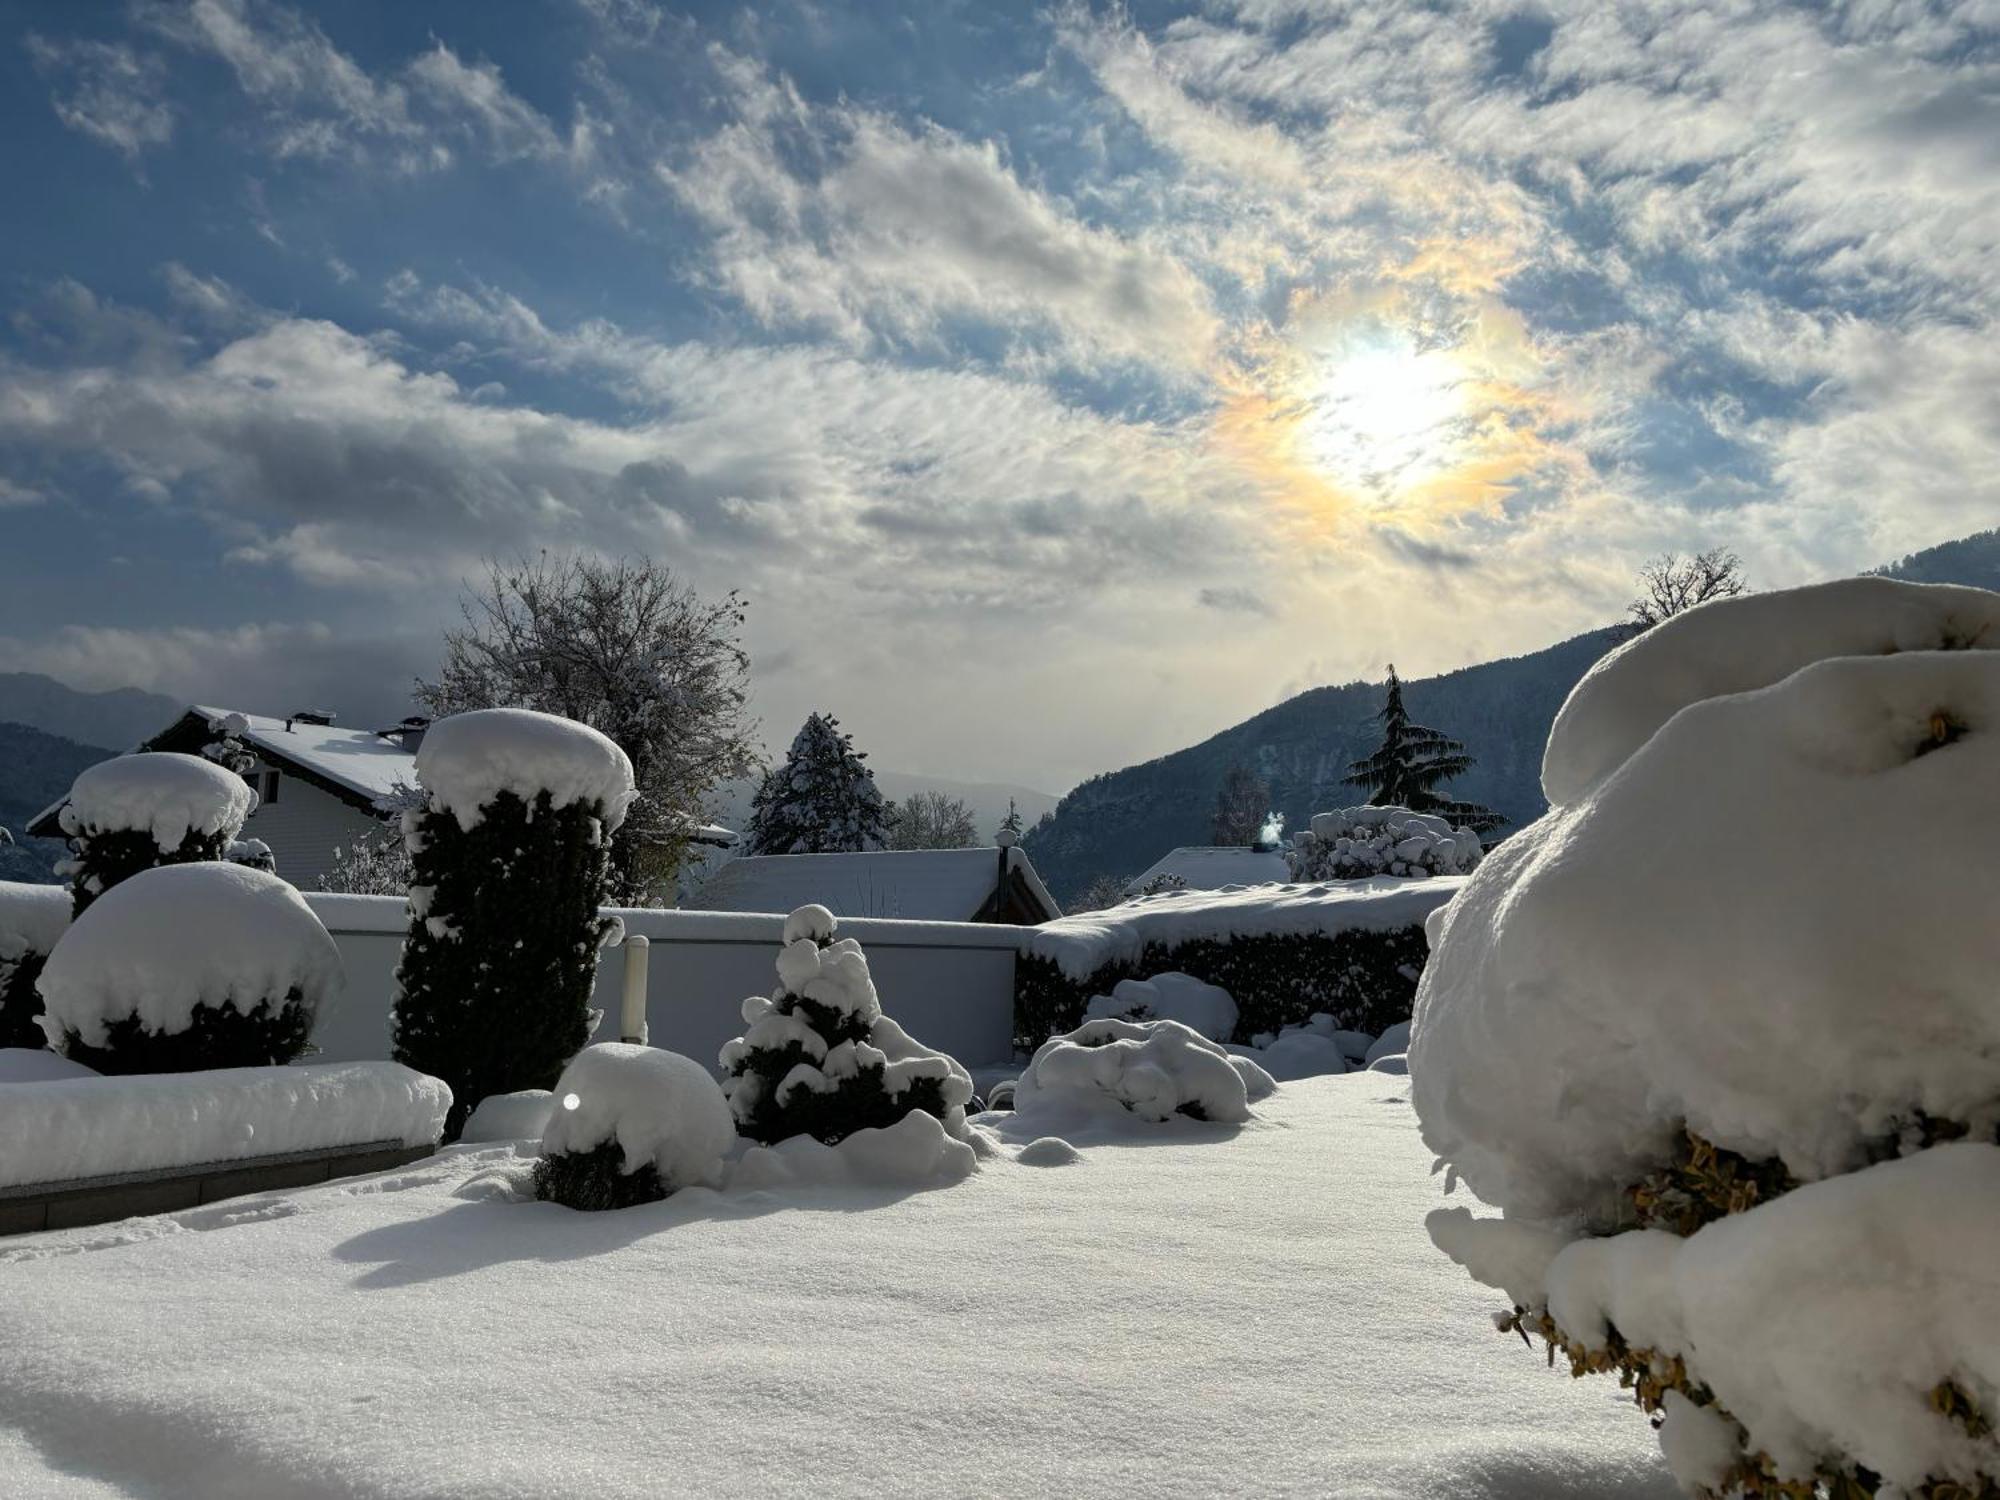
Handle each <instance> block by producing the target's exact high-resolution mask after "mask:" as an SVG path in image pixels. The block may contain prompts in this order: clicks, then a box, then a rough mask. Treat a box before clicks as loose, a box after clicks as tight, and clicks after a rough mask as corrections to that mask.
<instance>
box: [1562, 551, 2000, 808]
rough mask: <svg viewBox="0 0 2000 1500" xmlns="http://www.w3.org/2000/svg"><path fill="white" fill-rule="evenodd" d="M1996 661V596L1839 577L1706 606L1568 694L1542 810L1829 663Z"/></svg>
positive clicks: (1640, 640) (1628, 647)
mask: <svg viewBox="0 0 2000 1500" xmlns="http://www.w3.org/2000/svg"><path fill="white" fill-rule="evenodd" d="M1968 649H1969V650H1985V651H1994V650H2000V594H1995V593H1992V592H1989V591H1988V590H1986V589H1975V588H1961V587H1959V586H1957V585H1954V584H1940V583H1904V582H1901V581H1900V580H1897V579H1892V578H1844V579H1841V580H1839V581H1838V582H1834V583H1819V584H1813V585H1811V586H1809V587H1806V588H1797V589H1779V590H1775V591H1773V592H1771V593H1768V594H1742V595H1739V596H1737V597H1736V598H1732V599H1716V600H1711V601H1710V602H1709V603H1707V604H1703V605H1700V606H1698V607H1696V608H1694V609H1690V610H1687V611H1686V612H1684V613H1682V614H1678V615H1675V616H1673V617H1672V618H1671V619H1668V620H1664V621H1662V622H1661V623H1660V624H1658V625H1655V626H1654V627H1653V628H1652V629H1650V630H1648V631H1646V632H1645V633H1644V634H1642V635H1638V636H1635V637H1633V638H1632V639H1631V640H1629V641H1627V642H1626V643H1625V644H1624V645H1622V646H1620V647H1619V648H1618V649H1617V650H1615V651H1613V652H1610V653H1609V654H1608V655H1606V656H1605V657H1604V658H1603V660H1601V661H1599V662H1598V663H1597V665H1596V666H1594V667H1592V668H1591V669H1590V670H1589V671H1588V672H1586V673H1585V674H1584V676H1583V680H1582V681H1581V682H1579V683H1577V685H1576V686H1575V688H1573V689H1572V690H1571V691H1570V695H1569V699H1568V701H1567V702H1565V703H1564V704H1563V706H1562V710H1561V712H1559V713H1558V714H1557V715H1556V720H1555V725H1554V727H1553V728H1552V729H1551V730H1550V731H1549V743H1548V749H1547V750H1546V752H1545V753H1544V754H1543V756H1542V792H1543V795H1545V796H1546V797H1547V798H1548V799H1549V802H1550V804H1551V805H1552V806H1556V807H1566V806H1568V805H1569V804H1570V803H1572V802H1575V801H1577V800H1578V799H1580V798H1582V797H1584V796H1586V795H1587V794H1588V793H1589V792H1590V790H1591V788H1593V787H1595V786H1596V785H1597V784H1598V783H1599V782H1601V781H1603V780H1604V778H1605V777H1607V776H1609V775H1610V774H1611V773H1612V772H1613V771H1615V770H1617V769H1618V768H1619V767H1620V766H1622V765H1623V764H1624V763H1625V762H1626V761H1627V760H1628V759H1630V758H1631V755H1632V753H1633V752H1634V751H1635V750H1637V749H1638V748H1639V747H1640V746H1641V745H1643V744H1645V743H1646V741H1647V740H1648V739H1650V738H1651V737H1652V735H1653V732H1654V731H1655V730H1657V729H1658V728H1659V727H1660V726H1661V725H1662V724H1665V723H1666V722H1667V721H1668V720H1669V719H1671V718H1672V717H1673V716H1674V715H1675V714H1677V713H1679V712H1680V711H1681V710H1682V709H1683V708H1686V707H1687V706H1688V705H1689V704H1690V703H1699V702H1700V701H1701V700H1703V699H1704V698H1719V697H1722V696H1723V695H1725V694H1729V693H1743V692H1748V691H1750V690H1751V689H1753V688H1761V687H1769V686H1770V685H1771V684H1772V683H1774V682H1778V681H1781V680H1782V679H1784V678H1786V677H1789V676H1790V675H1791V674H1792V673H1794V672H1796V671H1798V670H1799V669H1800V668H1801V667H1805V666H1809V665H1811V664H1812V663H1813V662H1816V661H1824V660H1826V659H1827V658H1828V657H1835V656H1888V655H1892V654H1895V653H1899V652H1905V651H1957V650H1968Z"/></svg>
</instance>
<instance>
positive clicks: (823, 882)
mask: <svg viewBox="0 0 2000 1500" xmlns="http://www.w3.org/2000/svg"><path fill="white" fill-rule="evenodd" d="M999 863H1000V851H999V850H997V849H912V850H902V849H880V850H872V851H870V852H868V853H865V854H758V855H749V856H746V857H744V858H742V859H735V860H731V861H730V862H729V863H728V864H726V865H724V866H723V867H722V868H721V869H720V870H718V871H717V872H716V873H715V876H714V878H713V879H711V880H709V881H708V883H707V884H705V885H703V886H702V888H701V889H700V890H698V891H696V892H695V893H694V896H693V898H692V899H691V900H689V902H688V903H687V904H688V906H689V907H690V908H692V909H694V910H696V911H753V912H754V911H761V912H788V911H792V910H793V909H795V908H797V907H801V906H805V905H808V904H810V903H813V902H817V903H818V904H819V905H821V906H824V907H826V908H827V909H828V910H829V911H831V912H832V913H833V914H834V915H835V916H837V917H902V918H904V919H906V920H911V921H919V922H969V921H971V920H972V919H973V918H974V917H976V916H978V915H979V912H980V910H981V908H983V907H984V906H985V905H986V904H987V902H988V901H990V900H991V899H992V896H993V888H994V886H995V885H996V884H998V871H999ZM1007 869H1008V871H1009V873H1011V874H1016V875H1019V876H1020V877H1021V879H1022V881H1023V883H1024V884H1026V886H1027V887H1028V889H1029V890H1030V891H1031V892H1032V893H1033V894H1034V896H1035V899H1036V900H1037V901H1039V902H1040V903H1041V905H1042V906H1043V907H1044V908H1045V909H1046V910H1047V911H1048V913H1049V914H1050V915H1051V916H1058V915H1060V914H1061V912H1062V908H1061V907H1059V906H1057V905H1056V903H1055V901H1054V900H1053V898H1051V897H1050V895H1049V892H1048V887H1046V886H1044V885H1043V884H1042V879H1041V877H1040V876H1039V875H1037V874H1036V873H1035V867H1034V865H1033V863H1032V862H1031V861H1030V860H1029V859H1028V856H1027V853H1026V852H1025V851H1024V850H1021V849H1018V848H1016V849H1009V850H1008V851H1007Z"/></svg>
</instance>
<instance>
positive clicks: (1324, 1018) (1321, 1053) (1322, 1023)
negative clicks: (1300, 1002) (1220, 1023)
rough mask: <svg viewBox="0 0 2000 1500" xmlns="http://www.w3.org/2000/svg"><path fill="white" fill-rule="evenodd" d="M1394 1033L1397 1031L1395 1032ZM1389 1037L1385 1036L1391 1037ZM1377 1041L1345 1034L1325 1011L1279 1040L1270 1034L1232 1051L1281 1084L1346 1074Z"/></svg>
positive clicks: (1285, 1032)
mask: <svg viewBox="0 0 2000 1500" xmlns="http://www.w3.org/2000/svg"><path fill="white" fill-rule="evenodd" d="M1392 1029H1393V1028H1392ZM1387 1034H1388V1033H1386V1032H1385V1033H1384V1035H1387ZM1374 1041H1375V1039H1374V1038H1373V1037H1371V1036H1369V1035H1368V1034H1367V1033H1366V1032H1363V1031H1342V1030H1341V1029H1340V1028H1339V1027H1337V1026H1336V1025H1335V1024H1334V1018H1333V1017H1332V1016H1330V1015H1328V1014H1327V1013H1326V1012H1325V1011H1321V1012H1320V1013H1319V1014H1318V1015H1315V1016H1309V1017H1308V1018H1307V1019H1306V1020H1305V1021H1303V1022H1301V1023H1299V1024H1298V1025H1294V1026H1287V1027H1286V1028H1285V1029H1284V1030H1283V1031H1281V1032H1279V1033H1278V1034H1277V1035H1276V1036H1273V1035H1271V1033H1269V1032H1268V1031H1265V1032H1259V1033H1258V1034H1257V1035H1256V1036H1255V1037H1253V1038H1251V1042H1252V1045H1250V1046H1248V1047H1238V1046H1232V1047H1230V1049H1229V1050H1230V1051H1231V1052H1232V1053H1234V1054H1235V1055H1236V1056H1238V1057H1247V1058H1249V1059H1250V1061H1252V1062H1254V1063H1255V1064H1257V1066H1258V1067H1260V1068H1262V1069H1263V1070H1264V1071H1265V1072H1266V1073H1269V1074H1270V1075H1271V1076H1272V1077H1273V1078H1275V1079H1277V1080H1278V1082H1280V1083H1290V1082H1292V1081H1293V1080H1295V1079H1299V1078H1317V1077H1319V1076H1320V1075H1321V1074H1322V1073H1345V1072H1347V1071H1348V1069H1349V1066H1350V1065H1351V1064H1352V1063H1354V1062H1356V1061H1359V1059H1360V1058H1361V1056H1362V1055H1363V1054H1365V1053H1366V1052H1367V1051H1368V1049H1369V1048H1370V1047H1372V1046H1373V1045H1374Z"/></svg>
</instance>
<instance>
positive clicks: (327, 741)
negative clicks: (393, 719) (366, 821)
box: [188, 703, 417, 803]
mask: <svg viewBox="0 0 2000 1500" xmlns="http://www.w3.org/2000/svg"><path fill="white" fill-rule="evenodd" d="M188 712H189V713H192V714H200V715H203V716H204V717H206V718H211V719H221V718H227V717H228V716H229V715H230V714H232V713H233V714H236V715H237V717H239V718H241V719H242V720H243V721H244V723H245V724H246V725H247V726H248V727H247V728H246V729H245V730H244V731H243V734H242V739H243V741H244V742H245V743H246V744H248V745H250V746H252V747H253V748H255V749H256V750H257V751H259V752H260V753H262V754H264V755H266V756H268V757H269V758H270V759H272V760H277V761H290V762H291V763H292V764H294V765H296V766H300V767H302V768H304V769H305V770H308V771H311V772H313V773H314V774H315V775H318V776H322V777H324V778H325V779H326V780H328V781H331V782H333V783H335V784H336V785H338V786H341V787H344V788H345V789H346V790H348V791H350V792H352V793H354V794H355V795H356V796H357V797H360V798H363V799H365V800H366V801H368V802H370V803H373V802H375V801H377V800H379V799H382V798H387V797H390V796H393V795H394V794H395V792H396V789H397V788H398V787H399V786H412V787H413V786H415V785H416V784H417V758H416V756H415V755H414V754H412V753H411V752H410V751H409V750H406V749H405V748H404V747H403V745H402V742H401V741H400V740H395V739H389V738H386V737H385V736H383V735H382V734H381V733H380V732H378V731H376V730H373V729H346V728H342V727H340V726H339V725H337V724H308V723H306V722H305V721H304V720H302V719H292V720H287V719H274V718H269V717H267V716H266V715H264V714H246V713H243V712H242V711H241V710H238V709H229V708H210V707H207V706H205V705H203V704H199V703H197V704H195V705H193V706H192V707H191V708H189V710H188ZM287 724H289V725H290V726H291V727H290V728H287V727H286V725H287Z"/></svg>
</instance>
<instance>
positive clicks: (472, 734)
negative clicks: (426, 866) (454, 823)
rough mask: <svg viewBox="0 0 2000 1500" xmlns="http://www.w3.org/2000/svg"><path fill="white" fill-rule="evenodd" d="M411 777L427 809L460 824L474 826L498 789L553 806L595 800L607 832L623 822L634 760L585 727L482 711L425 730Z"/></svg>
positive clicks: (528, 714) (508, 711) (523, 711)
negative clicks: (419, 787)
mask: <svg viewBox="0 0 2000 1500" xmlns="http://www.w3.org/2000/svg"><path fill="white" fill-rule="evenodd" d="M417 779H418V780H419V781H420V782H422V783H423V787H424V790H425V791H426V792H428V793H429V794H430V799H431V806H432V807H433V808H434V809H436V810H437V811H439V812H448V813H450V814H451V815H452V816H453V817H454V818H456V819H457V820H458V826H459V827H461V828H465V829H471V828H474V827H476V826H478V823H479V820H480V817H481V813H480V809H481V808H482V807H484V806H485V805H486V804H487V803H489V802H491V801H493V799H494V798H496V797H498V796H499V795H500V794H501V793H502V792H512V793H514V794H515V795H516V796H518V797H520V798H521V799H522V800H523V801H528V802H532V801H534V800H535V799H536V798H537V797H538V796H540V795H541V794H542V793H543V792H547V793H548V794H549V801H550V802H551V803H552V804H553V805H555V806H557V807H568V806H570V805H571V804H573V803H578V802H583V803H593V802H594V803H597V804H599V805H600V806H602V807H603V809H604V828H605V831H606V832H607V833H608V832H612V831H615V830H616V829H617V827H618V825H619V824H621V823H623V822H624V821H625V811H626V809H627V808H628V807H629V806H630V805H631V802H632V798H633V795H634V791H633V784H632V762H631V761H630V760H628V759H627V758H626V756H625V752H624V751H623V750H621V749H619V748H618V746H617V745H615V744H613V743H612V742H611V740H610V739H609V738H607V737H606V736H604V735H602V734H600V733H598V732H597V731H596V730H595V729H592V728H591V727H590V726H589V725H587V724H579V723H577V722H576V721H575V720H574V719H564V718H560V717H558V716H557V715H555V714H545V713H537V712H536V711H535V710H533V709H527V708H481V709H475V710H473V711H472V712H470V713H463V714H453V715H452V716H451V717H450V718H448V719H440V720H439V721H438V722H437V723H435V724H433V725H431V727H430V729H429V731H428V732H427V733H426V734H425V735H424V739H423V743H422V744H421V745H419V746H418V747H417Z"/></svg>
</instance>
